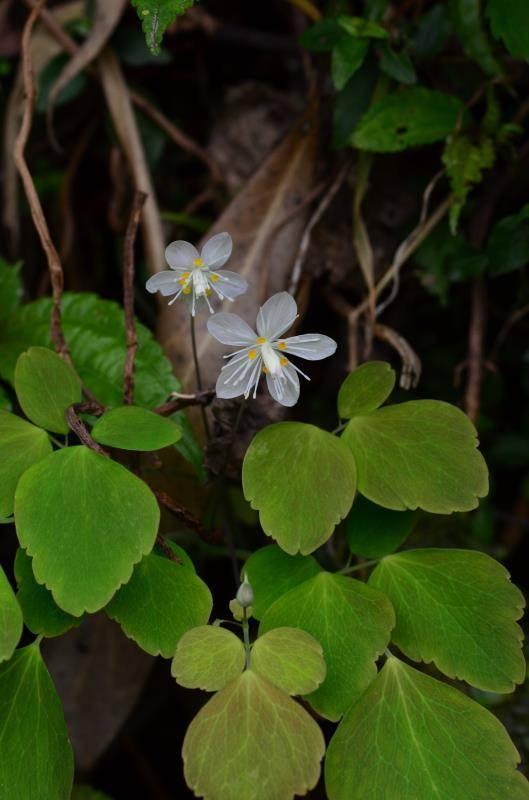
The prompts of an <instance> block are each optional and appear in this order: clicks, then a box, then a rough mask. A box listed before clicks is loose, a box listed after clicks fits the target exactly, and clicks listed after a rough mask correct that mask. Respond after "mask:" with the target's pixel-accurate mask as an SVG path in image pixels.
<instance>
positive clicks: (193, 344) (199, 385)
mask: <svg viewBox="0 0 529 800" xmlns="http://www.w3.org/2000/svg"><path fill="white" fill-rule="evenodd" d="M189 319H190V321H191V347H192V350H193V361H194V364H195V375H196V380H197V389H198V391H199V392H202V376H201V374H200V365H199V363H198V354H197V339H196V334H195V318H194V317H193V316H192V315H190V317H189ZM200 413H201V415H202V423H203V425H204V433H205V434H206V439H207V441H208V442H209V441H210V439H211V431H210V430H209V423H208V418H207V414H206V409H205V408H204V406H202V405H201V406H200Z"/></svg>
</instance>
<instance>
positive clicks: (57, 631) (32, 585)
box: [15, 548, 82, 638]
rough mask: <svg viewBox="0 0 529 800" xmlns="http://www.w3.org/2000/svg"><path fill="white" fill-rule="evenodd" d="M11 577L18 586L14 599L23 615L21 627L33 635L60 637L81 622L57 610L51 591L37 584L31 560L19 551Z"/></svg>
mask: <svg viewBox="0 0 529 800" xmlns="http://www.w3.org/2000/svg"><path fill="white" fill-rule="evenodd" d="M15 578H16V580H17V584H18V592H17V600H18V602H19V604H20V607H21V609H22V613H23V615H24V624H25V625H26V627H27V628H29V630H30V631H31V633H34V634H43V635H44V636H46V637H47V638H51V637H53V636H61V635H62V634H63V633H66V631H68V630H70V628H75V627H77V625H80V624H81V622H82V617H74V616H72V615H71V614H67V613H66V611H63V610H62V608H59V606H58V605H57V603H56V602H55V600H54V599H53V596H52V594H51V592H50V591H49V590H48V589H46V587H45V586H41V584H40V583H37V581H36V580H35V576H34V575H33V568H32V566H31V558H30V557H29V556H28V555H27V553H26V552H25V551H24V550H22V548H19V549H18V550H17V554H16V557H15Z"/></svg>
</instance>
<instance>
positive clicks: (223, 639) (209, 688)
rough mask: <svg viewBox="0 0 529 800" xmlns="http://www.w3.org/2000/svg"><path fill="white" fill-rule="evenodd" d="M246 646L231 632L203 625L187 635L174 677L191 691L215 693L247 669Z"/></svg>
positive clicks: (180, 645) (174, 665)
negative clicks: (245, 666)
mask: <svg viewBox="0 0 529 800" xmlns="http://www.w3.org/2000/svg"><path fill="white" fill-rule="evenodd" d="M245 663H246V653H245V651H244V645H243V643H242V642H241V640H240V639H239V637H238V636H236V635H235V634H234V633H232V632H231V631H228V630H226V628H221V627H218V626H216V625H201V626H200V627H198V628H192V629H191V630H190V631H187V633H184V635H183V636H182V638H181V639H180V641H179V642H178V646H177V648H176V653H175V655H174V658H173V663H172V665H171V675H172V676H173V678H175V680H176V681H178V683H179V684H180V685H181V686H186V687H187V688H188V689H204V691H206V692H216V691H218V690H219V689H223V688H224V687H225V686H226V685H227V684H228V683H230V681H232V680H234V679H235V678H237V677H238V676H239V675H240V674H241V672H242V671H243V669H244V665H245Z"/></svg>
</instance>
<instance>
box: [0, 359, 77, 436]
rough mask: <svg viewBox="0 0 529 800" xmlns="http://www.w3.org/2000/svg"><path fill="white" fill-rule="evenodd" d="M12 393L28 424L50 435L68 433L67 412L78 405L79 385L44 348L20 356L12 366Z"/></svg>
mask: <svg viewBox="0 0 529 800" xmlns="http://www.w3.org/2000/svg"><path fill="white" fill-rule="evenodd" d="M15 391H16V393H17V397H18V402H19V403H20V405H21V407H22V411H23V412H24V414H25V415H26V417H28V419H30V420H31V422H34V423H35V425H38V426H39V427H41V428H46V430H49V431H53V433H64V434H66V433H68V431H69V427H68V423H67V422H66V417H65V413H66V409H67V408H68V407H69V406H72V405H73V404H74V403H80V402H81V400H82V395H81V383H80V381H79V378H78V377H77V375H76V374H75V372H74V370H73V369H72V368H71V367H70V365H69V364H67V363H66V362H65V361H63V359H62V358H61V357H60V356H58V355H57V353H54V352H53V350H48V349H46V348H45V347H30V349H29V350H28V351H27V352H26V353H22V354H21V355H20V356H19V358H18V361H17V365H16V367H15Z"/></svg>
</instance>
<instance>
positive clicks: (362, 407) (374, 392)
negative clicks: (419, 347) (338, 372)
mask: <svg viewBox="0 0 529 800" xmlns="http://www.w3.org/2000/svg"><path fill="white" fill-rule="evenodd" d="M394 386H395V371H394V370H392V369H391V367H390V365H389V364H388V363H387V362H385V361H368V362H367V363H366V364H362V365H361V366H359V367H357V368H356V369H355V370H353V372H351V373H350V374H349V375H348V376H347V378H346V379H345V380H344V382H343V383H342V385H341V386H340V391H339V392H338V415H339V417H340V419H350V418H351V417H357V416H359V415H361V414H368V413H369V412H370V411H374V410H375V409H376V408H378V407H379V406H381V405H382V403H383V402H384V400H387V399H388V397H389V396H390V394H391V392H392V391H393V387H394Z"/></svg>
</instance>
